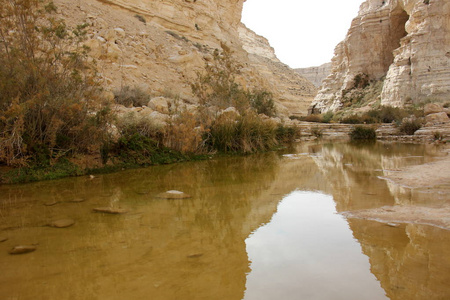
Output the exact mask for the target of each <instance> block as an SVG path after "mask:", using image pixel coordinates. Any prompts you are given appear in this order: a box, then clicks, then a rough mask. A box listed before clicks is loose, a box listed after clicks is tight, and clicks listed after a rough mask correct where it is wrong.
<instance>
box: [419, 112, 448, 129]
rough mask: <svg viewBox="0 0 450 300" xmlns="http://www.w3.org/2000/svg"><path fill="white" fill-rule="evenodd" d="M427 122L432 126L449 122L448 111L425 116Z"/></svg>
mask: <svg viewBox="0 0 450 300" xmlns="http://www.w3.org/2000/svg"><path fill="white" fill-rule="evenodd" d="M425 122H426V124H427V126H432V125H436V124H441V123H448V122H450V118H449V117H448V116H447V113H445V112H440V113H435V114H429V115H427V116H426V117H425Z"/></svg>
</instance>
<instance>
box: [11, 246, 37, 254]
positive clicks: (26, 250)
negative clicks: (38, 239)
mask: <svg viewBox="0 0 450 300" xmlns="http://www.w3.org/2000/svg"><path fill="white" fill-rule="evenodd" d="M35 250H36V246H32V245H20V246H15V247H14V248H12V249H11V250H9V254H12V255H14V254H25V253H30V252H33V251H35Z"/></svg>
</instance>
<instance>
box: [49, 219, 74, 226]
mask: <svg viewBox="0 0 450 300" xmlns="http://www.w3.org/2000/svg"><path fill="white" fill-rule="evenodd" d="M73 224H75V221H74V220H72V219H61V220H55V221H52V222H51V223H50V224H49V226H51V227H55V228H66V227H70V226H72V225H73Z"/></svg>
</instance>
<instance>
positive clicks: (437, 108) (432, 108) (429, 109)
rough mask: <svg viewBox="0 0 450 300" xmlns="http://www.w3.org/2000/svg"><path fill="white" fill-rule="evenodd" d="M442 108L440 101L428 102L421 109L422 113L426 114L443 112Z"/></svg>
mask: <svg viewBox="0 0 450 300" xmlns="http://www.w3.org/2000/svg"><path fill="white" fill-rule="evenodd" d="M443 111H444V108H443V107H442V105H441V104H440V103H428V104H427V105H425V107H424V109H423V113H424V114H425V115H426V116H428V115H430V114H437V113H440V112H443Z"/></svg>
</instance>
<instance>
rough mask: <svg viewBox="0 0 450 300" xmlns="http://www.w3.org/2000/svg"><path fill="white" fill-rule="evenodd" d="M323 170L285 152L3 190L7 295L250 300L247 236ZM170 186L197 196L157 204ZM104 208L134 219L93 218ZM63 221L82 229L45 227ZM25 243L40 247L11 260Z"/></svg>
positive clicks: (2, 282) (0, 225)
mask: <svg viewBox="0 0 450 300" xmlns="http://www.w3.org/2000/svg"><path fill="white" fill-rule="evenodd" d="M317 173H318V172H317V169H316V166H315V164H314V162H313V161H312V160H311V159H310V158H309V157H307V156H305V157H303V158H302V159H301V160H295V161H287V162H286V164H284V163H283V164H280V156H279V155H278V154H276V153H266V154H261V155H253V156H248V157H233V158H221V159H217V160H211V161H203V162H195V163H184V164H176V165H169V166H157V167H152V168H148V169H139V170H130V171H124V172H121V173H118V174H110V175H105V176H98V177H96V178H94V179H89V178H86V177H83V178H71V179H64V180H58V181H49V182H40V183H34V184H28V185H16V186H2V187H0V236H6V237H8V238H9V239H8V241H6V242H4V243H1V244H0V269H1V270H2V272H1V274H0V295H2V297H3V296H4V297H6V299H16V298H18V299H69V298H70V299H148V298H152V299H242V297H243V295H244V290H245V280H246V273H248V272H249V267H248V266H249V262H248V257H247V253H246V248H245V239H246V238H247V237H248V236H249V235H250V233H251V232H253V231H254V230H256V229H257V228H258V227H259V226H260V225H261V224H264V223H267V222H269V221H270V219H271V217H272V215H273V214H274V213H275V211H276V208H277V205H278V202H279V201H280V200H281V199H282V197H283V195H285V194H287V193H289V192H291V191H292V190H294V189H295V188H297V187H298V185H299V181H302V180H301V179H300V180H299V178H301V174H310V175H311V176H308V177H307V178H305V179H304V181H305V185H310V186H313V185H315V184H314V183H313V182H316V179H317V177H314V175H313V174H317ZM321 181H322V182H323V180H321ZM321 185H322V186H323V185H324V184H323V183H322V184H321ZM170 189H176V190H182V191H184V192H186V193H188V194H190V195H192V196H193V197H192V198H191V199H187V200H162V199H157V198H155V195H156V194H158V193H160V192H163V191H166V190H170ZM74 200H75V202H72V201H74ZM81 200H85V201H84V202H79V201H81ZM47 205H48V206H47ZM104 206H115V207H122V208H125V209H128V210H129V213H128V214H125V215H114V216H112V215H103V214H96V213H92V212H91V210H92V208H95V207H104ZM61 218H72V219H75V220H76V222H77V223H76V224H75V225H74V226H73V227H70V228H67V229H55V228H50V227H45V226H43V225H45V224H47V223H48V222H49V221H51V220H54V219H61ZM18 244H37V245H38V246H37V248H38V249H37V251H36V252H33V253H31V254H27V255H23V256H9V255H8V254H7V250H9V249H10V248H11V247H13V246H15V245H18Z"/></svg>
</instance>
